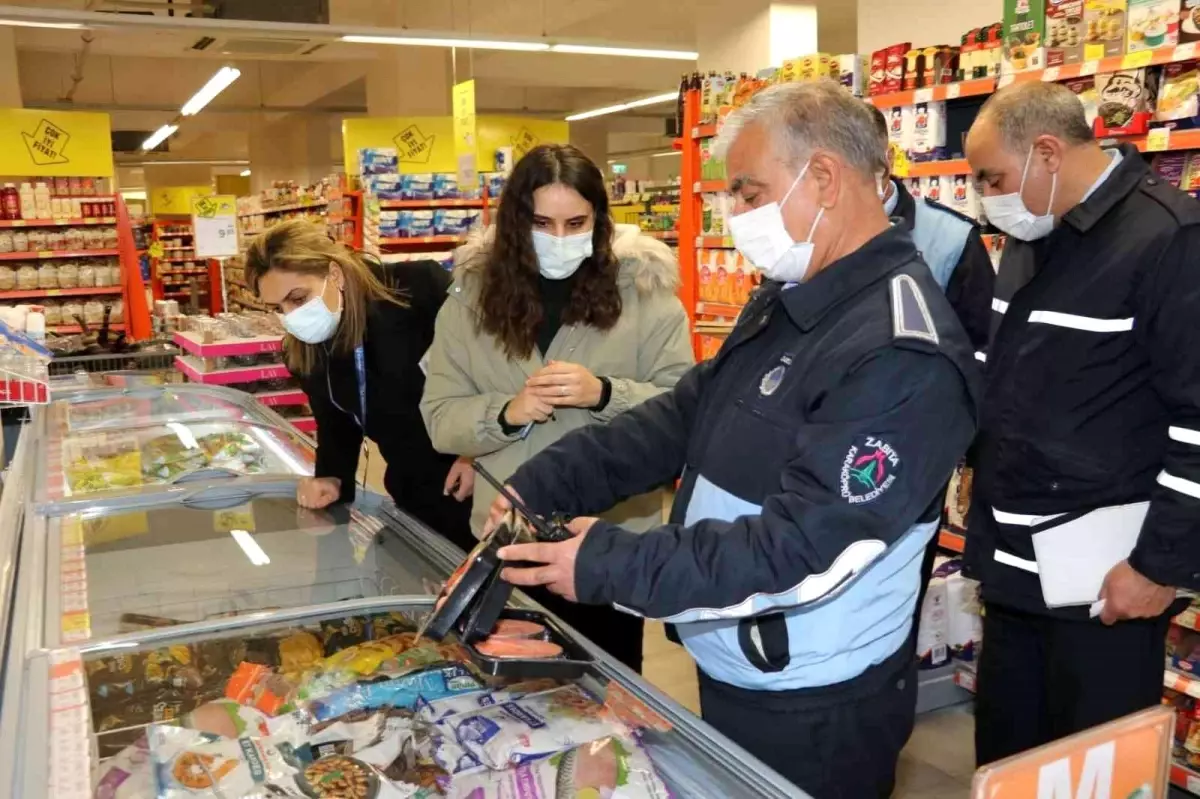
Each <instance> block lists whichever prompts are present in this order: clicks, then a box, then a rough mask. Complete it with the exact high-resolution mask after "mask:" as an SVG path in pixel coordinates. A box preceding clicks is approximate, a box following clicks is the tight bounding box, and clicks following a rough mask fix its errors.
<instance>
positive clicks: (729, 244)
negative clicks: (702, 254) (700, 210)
mask: <svg viewBox="0 0 1200 799" xmlns="http://www.w3.org/2000/svg"><path fill="white" fill-rule="evenodd" d="M696 246H697V247H698V248H700V249H702V250H732V249H733V239H732V238H730V237H729V236H697V237H696Z"/></svg>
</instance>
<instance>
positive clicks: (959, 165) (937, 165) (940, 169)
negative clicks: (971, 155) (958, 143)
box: [898, 158, 971, 178]
mask: <svg viewBox="0 0 1200 799" xmlns="http://www.w3.org/2000/svg"><path fill="white" fill-rule="evenodd" d="M969 174H971V165H970V164H968V163H967V159H965V158H951V159H949V160H946V161H916V162H913V163H910V164H909V165H908V175H907V177H910V178H928V177H934V176H940V175H969ZM898 177H899V176H898Z"/></svg>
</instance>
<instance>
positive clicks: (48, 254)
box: [0, 250, 121, 261]
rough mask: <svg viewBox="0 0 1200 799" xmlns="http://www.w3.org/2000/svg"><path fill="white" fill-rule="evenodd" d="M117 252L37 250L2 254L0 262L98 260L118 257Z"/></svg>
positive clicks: (0, 254) (118, 253)
mask: <svg viewBox="0 0 1200 799" xmlns="http://www.w3.org/2000/svg"><path fill="white" fill-rule="evenodd" d="M120 254H121V253H120V252H119V251H118V250H38V251H37V252H2V253H0V261H29V260H41V259H45V258H100V257H103V256H108V255H120Z"/></svg>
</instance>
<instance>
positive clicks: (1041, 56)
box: [1001, 0, 1046, 74]
mask: <svg viewBox="0 0 1200 799" xmlns="http://www.w3.org/2000/svg"><path fill="white" fill-rule="evenodd" d="M1045 35H1046V3H1045V0H1004V52H1003V59H1004V61H1003V65H1002V68H1001V69H1002V71H1003V72H1004V73H1005V74H1009V73H1013V72H1023V71H1025V70H1027V69H1041V68H1043V67H1044V66H1045V65H1046V49H1045V44H1046V42H1045Z"/></svg>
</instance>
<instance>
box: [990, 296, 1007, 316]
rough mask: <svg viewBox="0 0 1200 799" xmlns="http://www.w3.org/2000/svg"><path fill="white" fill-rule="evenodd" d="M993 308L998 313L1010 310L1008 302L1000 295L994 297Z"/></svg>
mask: <svg viewBox="0 0 1200 799" xmlns="http://www.w3.org/2000/svg"><path fill="white" fill-rule="evenodd" d="M992 310H993V311H995V312H996V313H1001V314H1002V313H1005V312H1006V311H1008V303H1007V302H1005V301H1004V300H1002V299H1000V298H999V297H992Z"/></svg>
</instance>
